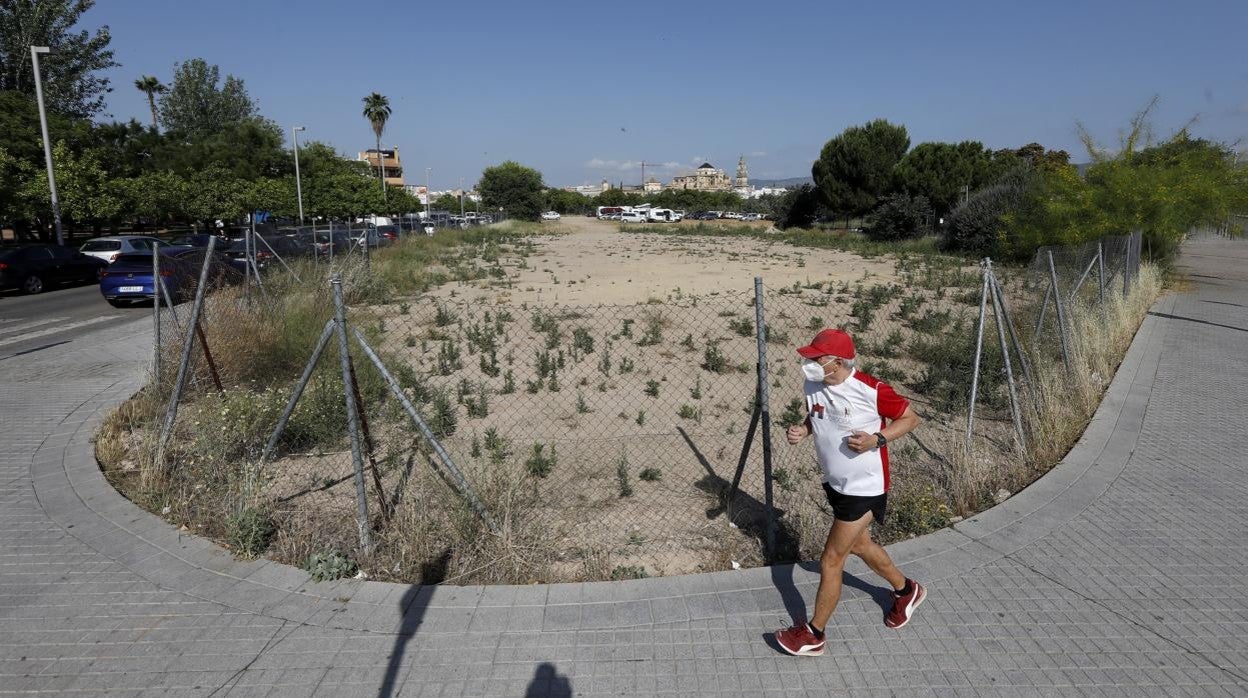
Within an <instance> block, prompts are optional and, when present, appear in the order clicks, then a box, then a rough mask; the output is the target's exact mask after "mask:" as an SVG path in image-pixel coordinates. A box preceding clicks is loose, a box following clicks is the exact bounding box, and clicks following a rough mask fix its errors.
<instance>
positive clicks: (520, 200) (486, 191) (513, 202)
mask: <svg viewBox="0 0 1248 698" xmlns="http://www.w3.org/2000/svg"><path fill="white" fill-rule="evenodd" d="M545 189H546V185H544V184H543V183H542V173H541V172H538V171H537V170H535V169H533V168H531V167H525V166H524V165H521V164H520V163H518V162H513V161H511V160H508V161H507V162H504V163H502V164H501V165H495V166H493V167H487V168H485V171H483V172H482V173H481V181H480V182H479V183H478V184H477V191H479V192H481V197H482V204H483V205H484V206H485V207H486V208H488V209H491V210H493V209H497V208H500V207H501V208H502V209H504V210H505V211H506V213H507V215H508V216H509V217H511V218H519V219H521V220H537V218H538V216H539V215H540V214H541V212H542V204H543V203H544V200H543V196H542V193H543V192H544V191H545Z"/></svg>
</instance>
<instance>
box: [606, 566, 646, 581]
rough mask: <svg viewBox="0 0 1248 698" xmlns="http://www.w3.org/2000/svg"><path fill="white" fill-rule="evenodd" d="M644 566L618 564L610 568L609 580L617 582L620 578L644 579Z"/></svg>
mask: <svg viewBox="0 0 1248 698" xmlns="http://www.w3.org/2000/svg"><path fill="white" fill-rule="evenodd" d="M649 576H650V575H649V574H646V568H645V567H642V566H639V565H620V566H618V567H616V568H615V569H613V570H611V581H615V582H618V581H620V580H622V579H646V578H647V577H649Z"/></svg>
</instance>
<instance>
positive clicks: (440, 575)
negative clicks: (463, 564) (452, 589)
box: [377, 548, 451, 698]
mask: <svg viewBox="0 0 1248 698" xmlns="http://www.w3.org/2000/svg"><path fill="white" fill-rule="evenodd" d="M450 562H451V549H450V548H447V549H446V551H445V552H443V553H442V555H440V556H439V557H438V558H437V559H436V560H433V561H432V562H428V563H425V564H424V565H423V566H422V567H421V572H420V579H421V581H422V582H423V583H422V584H413V585H411V586H409V587H408V588H407V591H405V592H403V598H402V599H401V600H400V601H399V613H400V615H402V617H403V622H402V624H401V625H400V626H399V632H398V634H397V635H395V637H394V649H392V650H390V661H389V663H388V664H387V665H386V678H385V680H384V681H382V684H381V689H380V690H379V691H377V696H378V698H390V696H393V695H394V693H395V685H396V684H397V682H398V679H399V669H400V668H402V666H403V655H404V654H405V653H406V651H407V643H408V642H410V641H411V639H412V636H413V635H415V634H416V629H417V628H418V627H420V621H421V620H422V619H423V618H424V617H425V604H427V603H428V599H429V594H428V593H427V592H426V594H425V595H424V599H423V600H421V601H417V597H418V596H420V591H421V589H425V588H427V587H428V586H429V585H432V584H437V583H439V582H441V581H442V580H443V579H446V568H447V565H448V564H450Z"/></svg>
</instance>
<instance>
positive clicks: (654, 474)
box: [637, 468, 663, 482]
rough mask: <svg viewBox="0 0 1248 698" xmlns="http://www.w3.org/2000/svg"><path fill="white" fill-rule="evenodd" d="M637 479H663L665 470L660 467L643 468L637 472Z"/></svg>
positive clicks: (654, 480)
mask: <svg viewBox="0 0 1248 698" xmlns="http://www.w3.org/2000/svg"><path fill="white" fill-rule="evenodd" d="M637 479H638V480H642V481H643V482H658V481H659V480H662V479H663V471H662V470H659V469H658V468H643V469H642V471H641V472H640V473H637Z"/></svg>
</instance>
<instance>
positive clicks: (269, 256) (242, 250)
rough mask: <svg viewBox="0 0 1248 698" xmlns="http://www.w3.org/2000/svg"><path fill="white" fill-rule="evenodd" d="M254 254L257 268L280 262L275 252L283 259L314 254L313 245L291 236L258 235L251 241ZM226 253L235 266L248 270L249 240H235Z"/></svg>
mask: <svg viewBox="0 0 1248 698" xmlns="http://www.w3.org/2000/svg"><path fill="white" fill-rule="evenodd" d="M251 246H252V254H253V256H254V258H255V260H256V268H257V269H264V268H265V267H267V266H269V264H279V262H278V261H277V260H275V259H274V258H273V256H274V254H275V253H276V254H277V255H280V256H281V258H282V259H283V260H290V259H294V258H296V257H303V256H308V255H311V254H312V251H311V250H312V247H311V245H309V244H306V243H300V242H299V241H298V240H296V239H295V238H290V237H285V236H282V237H266V238H261V237H260V236H256V237H255V238H252V241H251ZM225 255H226V256H227V257H229V258H230V259H231V260H232V261H233V264H234V266H235V267H237V268H238V269H240V270H244V271H245V270H246V268H247V263H246V261H245V259H246V257H247V241H246V240H235V241H234V242H232V243H230V246H229V247H227V248H226V249H225Z"/></svg>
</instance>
